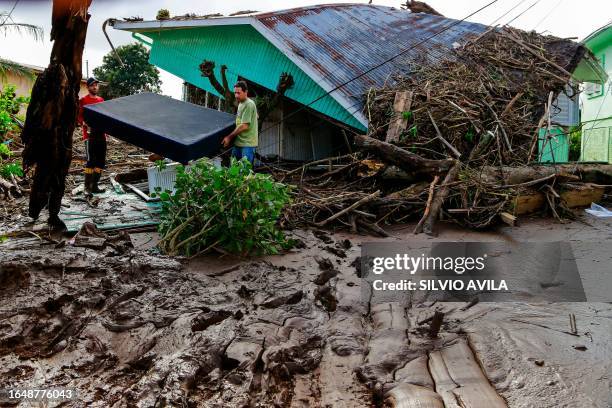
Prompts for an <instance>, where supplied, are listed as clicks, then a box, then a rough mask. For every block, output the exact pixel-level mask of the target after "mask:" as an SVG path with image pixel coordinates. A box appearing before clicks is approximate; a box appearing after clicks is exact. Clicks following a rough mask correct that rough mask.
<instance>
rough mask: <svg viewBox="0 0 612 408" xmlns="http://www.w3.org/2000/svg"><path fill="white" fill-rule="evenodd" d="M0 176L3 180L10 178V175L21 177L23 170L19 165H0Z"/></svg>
mask: <svg viewBox="0 0 612 408" xmlns="http://www.w3.org/2000/svg"><path fill="white" fill-rule="evenodd" d="M0 175H1V176H2V177H4V178H10V177H11V175H15V176H19V177H23V169H22V168H21V164H19V163H9V164H3V165H0Z"/></svg>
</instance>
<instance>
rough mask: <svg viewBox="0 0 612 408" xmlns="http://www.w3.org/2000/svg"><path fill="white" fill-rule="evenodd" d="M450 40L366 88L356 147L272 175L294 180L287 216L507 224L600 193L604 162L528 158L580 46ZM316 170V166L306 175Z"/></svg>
mask: <svg viewBox="0 0 612 408" xmlns="http://www.w3.org/2000/svg"><path fill="white" fill-rule="evenodd" d="M455 45H456V47H455V49H454V50H453V51H449V52H448V55H445V56H440V55H435V58H434V60H435V62H433V63H432V62H431V60H432V58H431V57H432V55H430V56H429V57H428V58H425V59H424V60H423V61H419V62H418V64H417V63H415V62H414V61H413V63H414V66H407V67H406V71H405V72H404V73H403V74H398V75H397V77H396V78H395V79H394V81H390V84H389V85H387V86H385V87H383V88H380V89H372V90H370V92H369V93H368V95H367V101H366V106H365V111H364V113H365V114H366V116H367V117H368V119H369V123H370V130H369V134H368V135H367V136H362V135H358V136H355V145H356V146H357V147H359V148H360V152H359V153H357V154H350V155H346V156H342V157H338V158H334V159H330V160H327V161H320V162H315V163H310V164H308V165H306V166H304V167H301V168H299V169H294V170H291V171H284V172H281V173H280V174H277V176H279V178H280V179H281V180H283V181H285V182H290V183H293V184H295V185H296V186H297V194H296V199H295V201H294V204H293V205H292V206H291V207H290V208H288V209H287V211H286V214H285V222H286V223H289V224H296V223H297V224H310V225H315V226H320V227H322V226H330V225H344V226H346V227H350V228H351V229H352V230H353V231H359V230H361V231H364V232H377V233H381V234H383V233H384V231H382V230H381V228H380V226H381V223H384V222H402V221H404V220H407V219H409V218H411V217H412V218H414V219H420V221H419V223H418V225H417V227H416V229H415V232H416V233H418V232H422V231H425V232H427V233H431V232H432V231H433V227H434V224H435V222H436V220H438V219H440V218H446V219H449V220H452V221H455V222H458V223H460V224H462V225H465V226H468V227H471V228H483V227H486V226H489V225H491V224H492V223H495V222H497V221H504V222H506V223H508V224H512V225H513V224H514V223H515V220H516V217H517V216H518V215H521V214H524V213H527V212H532V211H534V210H537V209H544V210H547V211H549V212H550V214H551V215H553V216H555V217H557V218H562V217H564V216H567V215H571V212H570V211H568V209H569V208H571V207H575V206H580V205H588V204H590V202H591V201H597V200H599V199H601V196H602V194H603V192H604V186H603V185H604V184H606V185H607V184H611V181H612V166H596V165H585V164H569V165H550V166H537V165H534V163H537V159H538V137H539V136H538V132H539V129H541V128H548V127H550V123H551V121H550V118H551V115H552V114H554V112H555V106H554V104H553V101H554V100H556V97H557V96H558V95H559V94H560V93H561V92H566V93H569V96H572V93H574V92H576V88H575V87H574V86H572V85H571V81H570V77H571V74H570V72H572V71H573V69H574V68H575V67H576V65H577V63H578V62H579V61H580V59H581V58H582V57H583V56H584V54H585V52H588V51H586V50H585V49H584V48H583V47H582V46H581V45H579V44H577V43H574V42H572V41H569V40H562V39H558V38H555V37H547V36H541V35H538V34H535V33H526V32H522V31H519V30H515V29H509V28H503V29H496V30H493V29H491V30H489V31H487V32H485V33H484V34H482V35H480V36H479V37H477V38H473V39H471V40H470V41H469V42H468V43H466V44H463V45H460V44H455ZM431 52H434V51H433V50H432V51H431ZM428 61H429V62H428ZM543 143H547V141H546V140H545V141H544V142H543ZM316 168H319V169H321V168H323V169H324V170H323V173H319V174H313V172H312V171H308V170H310V169H316Z"/></svg>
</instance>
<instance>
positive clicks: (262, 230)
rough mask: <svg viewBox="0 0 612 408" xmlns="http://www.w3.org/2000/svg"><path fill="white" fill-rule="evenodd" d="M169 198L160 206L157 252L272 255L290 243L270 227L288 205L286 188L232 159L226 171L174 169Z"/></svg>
mask: <svg viewBox="0 0 612 408" xmlns="http://www.w3.org/2000/svg"><path fill="white" fill-rule="evenodd" d="M175 188H176V191H175V193H174V194H173V195H172V194H170V193H169V192H168V191H166V192H162V193H160V194H159V196H160V199H161V204H162V211H161V223H160V225H159V231H160V233H161V236H162V240H161V242H160V245H159V247H160V249H161V250H162V251H163V252H165V253H168V254H171V255H177V254H183V255H187V256H193V255H196V254H199V253H203V252H206V251H209V250H211V249H212V248H217V249H221V250H224V251H227V252H232V253H237V254H241V255H247V254H275V253H278V251H279V249H281V248H287V247H288V246H289V245H290V243H289V241H288V240H287V239H286V238H285V236H284V234H283V232H282V231H281V230H280V229H279V228H278V226H277V224H276V222H277V220H278V218H279V216H280V214H281V211H282V209H283V207H284V206H285V205H286V204H288V203H289V201H290V197H289V187H288V186H286V185H284V184H282V183H276V182H275V181H274V180H273V179H272V178H271V177H270V176H268V175H264V174H256V173H253V172H252V171H251V164H250V163H249V162H248V161H247V160H246V159H243V160H241V161H236V160H235V159H232V161H231V165H230V167H229V168H226V167H216V166H214V165H213V164H212V163H211V162H210V160H207V159H203V160H200V161H197V162H196V163H194V164H192V165H191V166H190V167H189V169H188V170H185V169H184V167H182V166H179V167H178V170H177V178H176V184H175Z"/></svg>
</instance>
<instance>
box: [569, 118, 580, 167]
mask: <svg viewBox="0 0 612 408" xmlns="http://www.w3.org/2000/svg"><path fill="white" fill-rule="evenodd" d="M568 139H569V160H570V161H577V160H579V159H580V149H581V146H582V127H581V126H580V125H578V126H572V127H571V128H570V129H569V134H568Z"/></svg>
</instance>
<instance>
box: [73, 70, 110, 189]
mask: <svg viewBox="0 0 612 408" xmlns="http://www.w3.org/2000/svg"><path fill="white" fill-rule="evenodd" d="M87 90H88V91H89V93H88V94H87V95H85V96H84V97H82V98H81V99H80V100H79V118H78V121H79V125H81V126H82V127H83V140H84V141H85V154H86V157H87V163H86V164H85V192H86V193H87V194H98V193H103V192H104V190H103V189H101V188H100V187H98V182H99V181H100V177H102V169H104V167H106V135H105V134H104V132H101V131H99V130H98V129H94V128H91V127H89V126H88V125H87V124H86V123H85V122H84V120H83V107H84V106H86V105H91V104H94V103H100V102H104V99H103V98H102V97H100V96H98V91H99V84H98V80H97V79H95V78H89V79H88V80H87Z"/></svg>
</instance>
